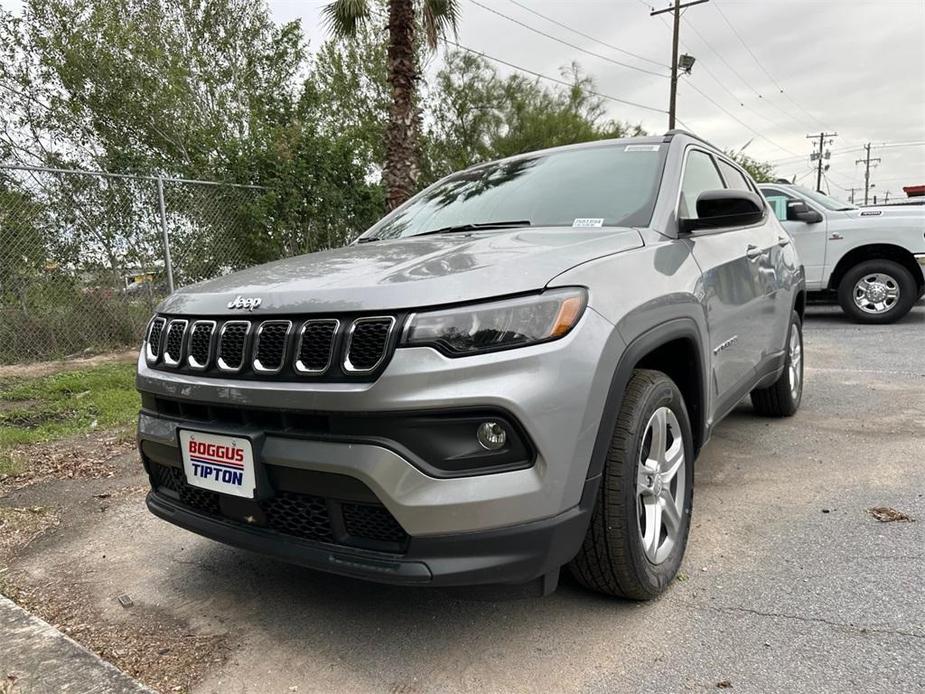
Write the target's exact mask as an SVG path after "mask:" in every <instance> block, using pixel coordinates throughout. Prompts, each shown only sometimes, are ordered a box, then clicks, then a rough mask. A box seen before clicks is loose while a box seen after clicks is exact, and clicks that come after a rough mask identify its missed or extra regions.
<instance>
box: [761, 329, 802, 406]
mask: <svg viewBox="0 0 925 694" xmlns="http://www.w3.org/2000/svg"><path fill="white" fill-rule="evenodd" d="M751 397H752V406H753V407H754V408H755V411H756V412H757V413H758V414H760V415H764V416H765V417H790V416H792V415H793V414H796V411H797V410H798V409H799V408H800V401H801V400H802V399H803V323H802V321H800V315H799V314H798V313H797V312H796V311H794V312H793V315H792V316H791V318H790V329H789V330H788V332H787V356H786V358H785V360H784V370H783V372H782V373H781V375H780V377H779V378H778V379H777V380H776V381H774V383H773V384H771V385H770V386H769V387H767V388H756V389H755V390H753V391H752V392H751Z"/></svg>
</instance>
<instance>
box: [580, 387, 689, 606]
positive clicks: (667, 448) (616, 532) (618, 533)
mask: <svg viewBox="0 0 925 694" xmlns="http://www.w3.org/2000/svg"><path fill="white" fill-rule="evenodd" d="M693 487H694V449H693V437H692V435H691V427H690V421H689V419H688V416H687V408H686V407H685V406H684V399H683V397H682V396H681V393H680V391H679V390H678V388H677V386H676V385H675V384H674V382H673V381H672V380H671V379H670V378H668V376H666V375H665V374H663V373H662V372H660V371H651V370H648V369H637V370H636V371H635V372H634V373H633V377H632V378H631V379H630V382H629V384H628V385H627V388H626V393H625V395H624V398H623V404H622V405H621V407H620V413H619V415H618V416H617V423H616V427H615V429H614V435H613V439H612V440H611V443H610V447H609V449H608V451H607V459H606V461H605V463H604V470H603V474H602V476H601V486H600V490H599V492H598V497H597V501H596V505H595V507H594V511H593V512H592V515H591V523H590V526H589V527H588V532H587V535H586V536H585V540H584V543H583V544H582V546H581V549H580V550H579V551H578V554H577V555H576V557H575V558H574V559H573V560H572V563H571V564H570V569H571V572H572V574H573V575H574V576H575V578H576V579H577V580H578V582H579V583H581V584H582V585H583V586H585V587H586V588H590V589H592V590H596V591H598V592H601V593H606V594H607V595H615V596H620V597H625V598H631V599H633V600H648V599H650V598H654V597H655V596H657V595H658V594H659V593H661V592H662V591H664V590H665V588H667V587H668V585H669V583H671V581H672V579H673V578H674V577H675V575H676V574H677V572H678V567H679V566H680V565H681V558H682V557H683V556H684V549H685V547H686V546H687V535H688V531H689V530H690V514H691V500H692V495H693Z"/></svg>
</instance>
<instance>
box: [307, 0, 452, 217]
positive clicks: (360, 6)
mask: <svg viewBox="0 0 925 694" xmlns="http://www.w3.org/2000/svg"><path fill="white" fill-rule="evenodd" d="M373 10H374V6H373V2H372V0H334V2H331V3H329V4H328V5H327V6H326V8H325V12H326V15H327V19H328V24H329V27H330V29H331V31H332V32H333V33H334V34H335V35H337V36H340V37H350V38H352V37H354V36H355V35H356V34H357V31H358V30H359V29H360V27H361V26H363V25H365V24H366V23H367V22H368V21H369V20H370V17H371V15H372V14H373ZM387 11H388V22H387V29H388V37H389V42H388V49H387V52H386V66H387V75H388V84H389V87H390V89H391V103H390V107H389V118H388V125H387V127H386V132H385V166H384V169H383V172H382V178H383V182H384V184H385V189H386V201H387V203H388V206H389V208H390V209H391V208H395V207H397V206H398V205H400V204H401V203H403V202H404V201H405V200H407V199H408V198H409V197H410V196H411V195H412V194H413V193H414V192H415V189H416V187H417V178H418V172H419V167H420V164H419V159H420V157H419V144H418V138H419V134H420V129H421V127H420V124H421V117H420V111H419V109H418V82H419V81H420V79H421V68H420V60H419V55H418V53H419V51H418V47H419V46H421V45H422V39H423V44H426V46H427V47H428V48H429V49H430V50H435V49H436V47H437V42H438V40H439V39H440V38H441V37H442V36H444V35H445V33H446V32H447V31H449V30H451V29H452V30H454V31H455V29H456V22H457V19H458V16H459V2H458V0H387Z"/></svg>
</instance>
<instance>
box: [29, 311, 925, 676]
mask: <svg viewBox="0 0 925 694" xmlns="http://www.w3.org/2000/svg"><path fill="white" fill-rule="evenodd" d="M805 355H806V388H805V393H804V398H803V404H802V408H801V410H800V411H799V413H798V414H797V415H796V416H795V417H793V418H790V419H785V420H771V419H764V418H760V417H757V416H755V415H753V413H752V410H751V405H750V404H749V403H748V401H747V400H746V401H743V402H742V403H741V404H740V406H739V407H738V409H737V410H736V411H735V412H734V413H733V414H732V415H731V416H730V417H729V418H727V419H726V420H725V421H724V422H723V423H722V424H721V425H720V426H719V427H718V429H717V430H716V432H715V434H714V437H713V439H712V441H711V442H710V443H709V445H708V446H707V447H706V448H705V450H704V451H703V453H702V454H701V456H700V458H699V460H698V462H697V467H696V486H695V493H694V511H693V513H694V516H693V525H692V533H691V538H690V543H689V545H688V552H687V557H686V559H685V561H684V564H683V566H682V573H681V575H680V576H679V579H678V581H676V583H675V584H674V585H673V586H672V587H671V589H670V590H669V591H668V592H667V593H666V594H665V595H664V596H663V597H662V598H661V599H659V600H656V601H653V602H651V603H646V604H639V603H630V602H623V601H619V600H612V599H607V598H604V597H601V596H597V595H593V594H590V593H587V592H585V591H583V590H581V589H580V588H579V587H578V586H576V585H575V584H574V583H572V582H571V581H569V580H568V579H564V580H563V581H562V583H561V584H560V587H559V589H558V591H557V592H556V593H555V594H554V595H552V596H549V597H547V598H533V599H520V600H513V601H485V600H479V599H476V598H474V597H473V598H467V597H466V596H464V595H463V596H460V595H458V594H447V593H442V592H436V591H431V590H427V589H407V588H396V587H388V586H380V585H375V584H368V583H364V582H360V581H354V580H349V579H344V578H339V577H334V576H329V575H325V574H320V573H315V572H312V571H309V570H307V569H301V568H298V567H293V566H288V565H285V564H281V563H278V562H274V561H269V560H266V559H264V558H261V557H258V556H256V555H252V554H249V553H246V552H243V551H239V550H234V549H230V548H227V547H224V546H222V545H220V544H216V543H213V542H210V541H208V540H205V539H202V538H198V537H196V536H194V535H191V534H189V533H187V532H185V531H183V530H180V529H178V528H174V527H172V526H170V525H168V524H166V523H163V522H161V521H158V520H157V519H155V518H153V517H152V516H150V515H149V514H148V513H147V512H146V511H145V510H144V508H143V506H142V504H141V503H139V500H140V498H141V491H140V490H139V492H138V494H136V495H133V496H130V497H128V498H127V499H126V500H125V501H123V502H121V503H119V504H114V505H113V507H112V508H111V509H109V510H108V511H107V512H106V513H105V514H99V518H94V519H93V522H92V523H90V522H88V523H83V524H81V525H80V526H79V527H77V528H75V529H73V530H70V531H64V530H62V531H61V533H60V535H59V537H58V538H57V539H55V540H53V541H49V542H48V543H46V544H45V545H39V546H37V547H36V548H35V550H34V551H33V552H32V553H31V554H30V555H29V556H27V557H24V559H23V561H22V563H21V564H20V566H19V569H20V570H23V571H25V572H26V574H28V575H32V576H35V577H39V578H41V577H43V576H48V575H50V574H51V573H53V572H54V571H56V570H64V567H67V568H68V570H69V571H72V572H77V573H79V574H80V575H81V576H82V577H83V579H84V583H85V584H86V586H87V587H86V591H87V593H86V594H87V599H88V600H90V601H95V603H96V605H97V606H98V611H99V615H100V619H102V620H104V621H105V620H114V621H121V622H124V621H125V620H129V619H133V618H137V619H143V615H144V614H145V611H146V610H148V611H151V612H152V613H153V612H155V611H156V612H157V613H158V614H168V615H170V617H171V619H174V620H178V621H181V622H183V623H184V624H186V625H187V628H188V629H189V631H190V632H191V633H194V634H197V635H206V636H217V637H220V638H222V639H223V643H224V649H225V650H224V653H226V654H227V656H226V660H225V663H224V664H223V665H221V666H218V665H216V666H214V667H210V668H209V669H208V670H207V673H206V677H205V679H204V680H203V681H202V682H200V684H198V685H197V687H196V688H195V690H194V691H196V692H216V693H217V692H222V693H225V692H242V693H243V692H291V691H298V692H316V691H317V692H362V691H373V692H390V693H399V692H401V693H410V692H431V691H463V692H469V691H472V692H480V693H484V692H501V691H516V692H521V691H525V692H558V691H583V692H584V691H588V692H640V691H652V692H675V691H707V690H711V691H712V690H715V689H717V688H720V689H727V688H731V689H732V691H736V692H778V691H786V692H845V691H876V692H885V691H897V692H898V691H902V692H910V691H922V690H925V590H923V587H922V582H923V580H925V496H923V495H925V306H923V305H922V304H920V305H918V306H917V307H916V308H915V309H914V311H913V313H912V314H910V315H909V316H908V317H907V318H906V319H905V320H904V321H903V322H901V323H900V324H897V325H891V326H883V327H876V326H858V325H854V324H852V323H849V322H848V321H847V320H846V319H845V318H844V317H843V316H842V315H841V313H840V312H839V311H838V310H837V309H835V308H830V307H810V308H809V309H808V312H807V318H806V329H805ZM873 507H890V508H893V509H895V510H897V511H900V512H902V513H905V514H908V515H909V516H911V517H912V518H914V519H916V520H915V521H914V522H891V523H882V522H879V521H877V520H876V519H875V518H873V517H872V516H871V515H870V514H869V512H868V509H870V508H873ZM123 593H126V594H129V595H131V597H132V599H133V600H134V603H135V607H134V608H132V609H133V610H134V612H131V611H127V610H124V609H123V608H121V607H120V606H119V605H118V603H117V602H116V601H115V600H114V597H115V596H117V595H119V594H123Z"/></svg>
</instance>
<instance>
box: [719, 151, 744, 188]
mask: <svg viewBox="0 0 925 694" xmlns="http://www.w3.org/2000/svg"><path fill="white" fill-rule="evenodd" d="M719 170H720V171H722V172H723V178H725V179H726V187H727V188H732V189H733V190H745V191H748V192H749V193H751V192H752V187H751V186H750V185H748V181H747V180H745V176H743V175H742V172H741V171H739V170H738V169H737V168H735V167H734V166H730V165H729V164H727V163H726V162H724V161H723V160H722V159H720V160H719Z"/></svg>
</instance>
